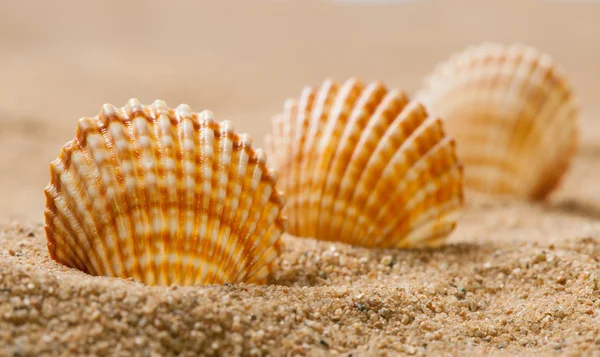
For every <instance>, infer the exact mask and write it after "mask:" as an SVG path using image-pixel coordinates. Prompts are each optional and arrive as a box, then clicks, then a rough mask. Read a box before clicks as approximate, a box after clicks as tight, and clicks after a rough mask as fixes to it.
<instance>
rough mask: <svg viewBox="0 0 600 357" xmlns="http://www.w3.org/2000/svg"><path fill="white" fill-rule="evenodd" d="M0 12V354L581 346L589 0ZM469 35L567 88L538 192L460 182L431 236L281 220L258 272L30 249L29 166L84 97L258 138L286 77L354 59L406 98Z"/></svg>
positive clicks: (101, 5) (36, 191) (593, 10)
mask: <svg viewBox="0 0 600 357" xmlns="http://www.w3.org/2000/svg"><path fill="white" fill-rule="evenodd" d="M0 14H3V16H2V21H0V78H2V83H3V85H2V86H0V155H1V156H0V356H38V355H56V356H70V355H99V356H108V355H110V356H130V355H139V356H174V355H182V356H195V355H213V356H229V355H232V356H235V355H249V356H267V355H272V356H295V355H299V356H301V355H309V356H321V355H342V356H395V355H464V356H473V355H482V354H489V355H498V356H505V355H509V356H515V355H516V356H533V355H535V356H540V355H566V356H576V355H592V356H600V337H598V336H600V287H599V285H598V278H599V277H600V264H599V262H598V259H599V258H600V185H598V184H597V183H598V182H599V180H600V144H598V142H600V141H599V139H600V125H599V124H598V120H597V117H598V115H599V114H600V105H598V101H597V93H598V92H599V91H600V80H599V78H598V77H597V73H598V65H597V64H598V63H600V46H599V45H600V32H598V31H597V19H598V16H599V15H600V8H599V7H598V6H597V5H595V4H591V3H588V4H585V3H574V4H568V3H559V2H545V1H530V2H523V1H505V0H502V1H489V2H481V1H478V0H456V1H452V2H447V1H445V0H437V1H435V0H428V1H414V2H407V3H405V4H400V5H394V6H392V5H387V6H384V5H373V6H367V7H364V6H359V5H356V4H353V5H347V6H346V5H343V4H341V3H324V2H316V1H302V2H293V1H289V2H286V1H259V0H256V1H253V2H245V1H239V2H236V3H235V6H234V5H232V4H231V3H228V2H227V3H226V2H223V3H220V2H219V3H217V2H214V1H175V2H171V3H168V4H167V3H164V2H158V1H156V2H154V1H135V0H132V1H129V2H127V4H123V3H122V2H117V1H103V2H98V3H85V4H84V3H81V2H78V1H75V0H60V1H58V2H54V3H52V4H50V3H41V2H40V3H39V4H37V5H32V4H30V3H28V2H3V3H0ZM59 14H60V15H61V16H58V15H59ZM63 16H64V17H63ZM107 19H111V20H112V22H111V23H110V24H109V22H108V20H107ZM507 24H510V26H507ZM273 28H276V29H277V31H273ZM474 29H475V30H474ZM485 40H499V41H503V42H513V41H523V42H526V43H528V44H531V45H534V46H537V47H539V48H541V49H543V50H546V51H548V52H550V53H551V54H552V55H554V56H555V57H556V58H557V59H559V60H560V62H561V63H562V64H563V65H564V66H565V67H566V68H567V69H568V70H569V71H568V72H569V74H570V77H571V78H572V81H573V83H574V85H575V87H576V88H577V90H578V98H579V99H580V102H581V104H582V107H583V110H582V145H581V150H580V152H579V154H578V156H577V158H576V160H575V162H574V165H573V167H572V168H571V170H570V172H569V174H568V176H567V177H566V178H565V180H564V181H563V184H562V185H561V187H560V188H559V190H558V191H557V192H556V193H555V194H554V195H553V196H552V197H550V199H549V200H548V201H547V202H543V203H537V204H534V203H526V202H520V201H511V200H497V199H492V198H489V197H487V198H486V197H481V196H475V195H473V194H470V195H469V196H468V204H467V207H466V208H465V212H464V215H463V217H462V219H461V221H460V223H459V226H458V229H457V230H456V231H455V232H454V234H453V235H452V236H451V237H450V238H449V240H448V244H447V245H446V246H445V247H443V248H439V249H434V250H417V251H411V250H378V249H364V248H360V247H352V246H348V245H344V244H333V243H328V242H317V241H314V240H306V239H298V238H294V237H290V236H286V237H285V238H284V241H285V251H284V253H283V254H282V256H281V257H280V258H279V259H278V260H277V264H278V269H277V271H276V273H275V274H274V275H273V276H271V277H270V281H269V285H266V286H249V285H243V284H240V285H227V286H209V287H186V288H183V287H148V286H144V285H142V284H140V283H137V282H135V281H132V280H121V279H111V278H105V277H92V276H88V275H86V274H83V273H81V272H79V271H76V270H73V269H68V268H66V267H64V266H61V265H58V264H56V263H55V262H54V261H52V260H51V259H50V258H49V257H48V253H47V250H46V238H45V235H44V232H43V225H42V211H43V209H44V196H43V193H42V191H43V187H44V185H45V184H46V183H47V182H48V163H49V161H50V160H52V159H53V158H55V157H56V155H57V154H58V151H59V148H60V146H61V145H62V144H63V143H64V142H66V141H67V140H69V139H70V138H71V137H72V136H73V135H74V132H75V125H76V120H77V118H79V117H80V116H83V115H94V114H95V113H97V112H98V110H99V108H100V106H101V104H103V103H104V102H112V103H114V104H115V105H123V104H124V103H125V102H126V101H127V99H128V98H129V97H138V98H139V99H140V100H142V101H143V102H144V103H150V102H151V101H152V100H154V99H156V98H162V99H165V100H167V102H168V103H169V104H171V105H177V104H179V103H182V102H184V103H188V104H190V105H191V106H192V108H193V109H195V110H201V109H211V110H213V111H214V112H215V115H216V116H217V118H218V119H230V120H232V121H233V122H234V123H235V126H236V128H237V129H238V130H239V131H243V132H249V133H250V134H251V135H252V136H253V137H254V138H255V142H256V143H257V145H259V146H260V145H261V144H262V137H263V135H264V134H265V133H266V132H267V130H268V127H269V118H270V116H271V115H273V114H274V113H276V112H277V111H278V110H280V109H281V107H282V102H283V100H284V99H285V98H287V97H289V96H294V95H298V94H299V93H300V88H301V87H302V86H303V85H305V84H313V83H317V82H318V81H320V80H322V79H324V78H325V77H327V76H332V77H334V78H336V79H339V80H343V79H344V78H346V77H347V76H350V75H359V76H360V77H362V78H364V79H366V80H370V79H375V78H378V79H383V80H385V81H386V83H388V84H389V85H391V86H399V87H402V88H405V89H406V90H407V91H408V92H409V93H413V92H414V91H415V90H416V89H418V87H419V84H420V81H421V78H422V77H423V76H424V75H425V74H426V73H427V72H429V71H430V70H431V69H432V68H433V66H434V64H435V63H436V62H438V61H439V60H442V59H444V58H445V57H447V56H448V55H449V54H450V53H452V52H454V51H456V50H459V49H461V48H463V47H464V46H466V45H468V44H473V43H479V42H481V41H485Z"/></svg>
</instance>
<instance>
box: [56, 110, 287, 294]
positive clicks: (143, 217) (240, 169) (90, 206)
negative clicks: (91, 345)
mask: <svg viewBox="0 0 600 357" xmlns="http://www.w3.org/2000/svg"><path fill="white" fill-rule="evenodd" d="M265 160H266V158H265V155H264V153H263V152H262V150H260V149H257V150H255V149H253V148H252V142H251V139H250V137H249V136H248V135H246V134H242V135H238V134H236V133H234V131H233V126H232V124H231V123H230V122H227V121H224V122H218V121H215V119H214V118H213V115H212V113H211V112H209V111H203V112H201V113H199V114H197V113H192V112H191V110H190V108H189V107H188V106H187V105H183V104H182V105H180V106H179V107H177V109H174V110H173V109H169V108H168V107H167V106H166V104H165V102H163V101H155V102H154V103H153V104H152V105H150V106H144V105H142V104H140V102H138V101H137V100H135V99H131V100H130V101H129V102H128V103H127V105H126V106H125V107H123V108H120V109H117V108H115V107H113V106H112V105H109V104H106V105H104V106H103V108H102V111H101V112H100V114H99V115H98V116H96V117H94V118H82V119H80V120H79V125H78V127H77V134H76V136H75V138H74V139H73V140H72V141H70V142H68V143H67V144H66V145H65V146H64V147H63V148H62V150H61V153H60V156H59V157H58V159H56V160H54V161H53V162H52V163H51V164H50V174H51V178H50V183H49V185H48V186H47V187H46V189H45V193H46V210H45V219H46V234H47V237H48V250H49V252H50V256H51V257H52V258H53V259H54V260H56V261H57V262H59V263H62V264H64V265H67V266H69V267H72V268H77V269H79V270H81V271H83V272H86V273H89V274H92V275H104V276H112V277H122V278H134V279H137V280H140V281H142V282H143V283H145V284H149V285H155V284H158V285H171V284H178V285H196V284H211V283H227V282H231V283H236V282H248V283H252V282H256V283H259V282H264V280H265V278H266V277H267V275H268V274H269V272H270V271H271V270H272V269H273V263H272V262H273V259H274V258H275V257H276V256H277V254H278V253H279V252H280V251H281V243H280V236H281V234H282V232H283V231H284V230H285V228H286V225H287V222H286V221H285V219H283V218H282V217H281V215H280V212H281V210H282V208H283V205H284V201H283V197H282V196H281V195H280V194H279V193H278V192H277V190H276V189H275V183H276V178H275V176H274V173H273V172H269V171H268V170H267V168H266V166H265Z"/></svg>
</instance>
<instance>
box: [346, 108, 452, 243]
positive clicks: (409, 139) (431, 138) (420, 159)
mask: <svg viewBox="0 0 600 357" xmlns="http://www.w3.org/2000/svg"><path fill="white" fill-rule="evenodd" d="M409 109H412V108H409ZM411 113H413V112H412V111H411ZM411 113H408V114H407V115H406V116H403V117H402V119H404V120H402V119H400V120H398V122H400V123H409V122H408V120H410V119H413V118H415V119H416V120H417V123H419V122H420V125H419V126H418V127H416V128H414V126H412V125H411V126H410V127H409V130H410V129H412V128H414V130H412V131H411V132H410V133H407V134H404V135H406V136H404V137H405V140H404V141H403V142H402V143H401V144H400V146H399V148H398V149H397V150H396V151H395V152H394V154H393V155H392V156H391V158H390V159H389V160H388V161H387V162H384V163H383V164H384V166H383V167H382V169H381V171H379V175H378V176H377V177H378V178H377V181H376V182H375V183H374V185H373V188H372V190H371V193H370V195H369V196H368V197H365V199H366V202H364V201H365V200H363V201H362V202H360V206H363V207H364V208H363V214H362V215H360V216H359V217H357V222H356V224H355V226H354V231H353V233H352V234H353V236H355V237H357V238H358V239H360V242H362V243H361V244H370V243H369V242H370V241H371V234H372V233H371V232H369V233H368V232H367V231H366V230H367V226H366V225H365V223H370V221H371V219H369V216H371V218H374V222H375V224H376V227H379V229H378V230H377V231H378V232H382V233H381V234H382V235H383V237H385V236H387V233H386V232H385V227H386V225H387V224H389V222H388V223H386V222H385V221H383V219H384V217H383V215H382V213H381V212H386V211H388V212H389V211H390V206H392V205H395V204H397V203H398V201H400V202H403V204H401V205H400V207H401V209H402V212H409V213H413V212H412V211H411V210H410V209H407V208H406V207H405V204H407V203H408V202H409V200H410V198H411V197H412V195H414V194H418V192H419V190H421V189H424V188H425V187H427V185H428V184H429V183H427V184H426V185H425V186H420V185H419V183H422V182H427V178H430V177H431V176H432V175H434V174H436V173H437V172H436V173H432V172H431V170H432V168H431V167H430V165H429V164H430V163H429V158H430V156H431V155H433V154H435V153H436V152H437V151H436V150H438V148H439V147H440V146H442V145H443V141H444V138H446V141H449V139H448V138H447V137H445V133H444V131H443V129H442V125H441V121H440V120H439V119H437V118H435V117H431V116H427V113H426V111H425V110H424V109H423V108H422V107H420V106H419V105H416V106H414V115H415V116H414V117H413V116H411V115H410V114H411ZM419 119H420V120H419ZM399 127H400V128H402V127H401V126H399ZM391 128H393V127H391ZM440 142H442V144H441V145H440ZM374 157H375V156H374ZM419 174H422V175H424V176H425V177H420V176H419ZM371 181H372V180H368V178H367V179H366V180H365V181H363V182H365V183H368V182H371ZM395 182H400V184H395ZM364 190H365V189H364V188H363V191H364ZM378 201H383V203H382V204H377V202H378ZM392 207H393V206H392ZM373 210H375V212H373ZM396 216H397V215H396V214H393V215H392V214H388V215H385V218H387V219H389V220H392V221H393V220H394V219H396ZM381 226H383V227H381ZM370 227H371V228H374V227H375V225H371V226H370ZM372 230H374V229H372ZM377 235H378V236H379V235H380V234H377ZM378 243H379V242H376V243H375V244H378Z"/></svg>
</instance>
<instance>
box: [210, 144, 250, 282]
mask: <svg viewBox="0 0 600 357" xmlns="http://www.w3.org/2000/svg"><path fill="white" fill-rule="evenodd" d="M250 145H251V143H250V142H247V143H245V142H244V141H243V140H239V139H238V140H234V151H233V153H234V156H233V160H232V162H233V163H235V164H234V165H232V169H233V170H232V173H233V175H234V176H233V179H230V180H229V183H230V184H229V185H228V188H227V193H226V197H227V199H228V202H230V203H229V205H226V209H225V211H226V212H227V214H226V220H225V225H223V226H222V227H226V229H225V230H223V229H222V231H221V232H220V233H219V234H220V235H225V234H227V235H228V240H227V242H226V245H225V250H224V252H223V255H222V258H221V259H220V261H221V262H222V263H221V266H220V269H219V271H217V275H220V281H219V282H220V283H223V282H225V280H227V279H228V277H229V272H228V266H229V264H230V262H231V259H232V258H233V256H234V255H235V253H236V251H237V250H239V249H240V247H239V246H240V243H242V244H243V241H242V240H241V239H239V238H240V237H238V236H237V235H236V230H235V229H236V227H235V226H234V224H235V220H236V212H237V211H238V209H239V205H240V197H242V195H246V194H247V192H245V191H243V189H244V187H243V185H240V184H239V182H242V183H244V178H245V176H246V171H247V169H248V167H249V162H248V161H249V155H248V154H247V153H246V150H250V147H251V146H250ZM236 147H237V149H236ZM229 199H231V200H229ZM225 253H226V254H225Z"/></svg>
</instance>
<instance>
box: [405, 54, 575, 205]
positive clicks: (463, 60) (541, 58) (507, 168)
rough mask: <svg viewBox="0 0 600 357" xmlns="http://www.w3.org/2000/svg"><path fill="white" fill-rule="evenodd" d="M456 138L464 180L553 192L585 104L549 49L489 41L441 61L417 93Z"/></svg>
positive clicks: (491, 188) (485, 188)
mask: <svg viewBox="0 0 600 357" xmlns="http://www.w3.org/2000/svg"><path fill="white" fill-rule="evenodd" d="M417 98H418V99H419V100H422V101H423V102H424V103H425V104H426V105H427V107H428V109H429V110H431V111H432V112H433V113H435V114H436V115H439V116H440V117H441V118H442V119H443V120H444V121H445V125H446V127H447V128H448V132H449V134H450V135H452V136H453V137H455V138H456V142H457V150H458V156H459V157H460V159H461V161H462V162H463V163H464V165H465V186H466V187H468V188H472V189H475V190H477V191H481V192H486V193H492V194H501V195H511V196H516V197H523V198H528V199H542V198H544V197H546V196H547V195H548V194H549V193H550V192H551V191H552V190H553V189H554V188H555V187H556V186H557V184H558V183H559V181H560V179H561V177H562V176H563V174H564V173H565V172H566V171H567V169H568V166H569V163H570V161H571V159H572V158H573V155H574V153H575V151H576V147H577V141H578V140H577V137H578V133H577V128H578V124H577V122H578V108H577V105H576V103H575V101H574V99H573V93H572V90H571V88H570V86H569V84H568V82H567V78H566V77H565V76H564V74H563V73H562V71H561V69H560V68H559V67H558V65H557V64H556V63H555V62H554V61H553V60H552V59H551V58H550V56H548V55H546V54H543V53H541V52H539V51H538V50H536V49H534V48H531V47H526V46H523V45H518V44H517V45H512V46H504V45H500V44H492V43H486V44H483V45H480V46H476V47H471V48H468V49H466V50H465V51H463V52H461V53H458V54H455V55H454V56H452V57H451V58H450V59H449V60H447V61H446V62H444V63H441V64H440V65H438V67H437V68H436V69H435V71H434V72H433V73H432V74H431V75H430V76H429V77H427V79H426V81H425V85H424V88H423V90H422V91H421V92H420V93H419V94H418V95H417Z"/></svg>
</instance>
